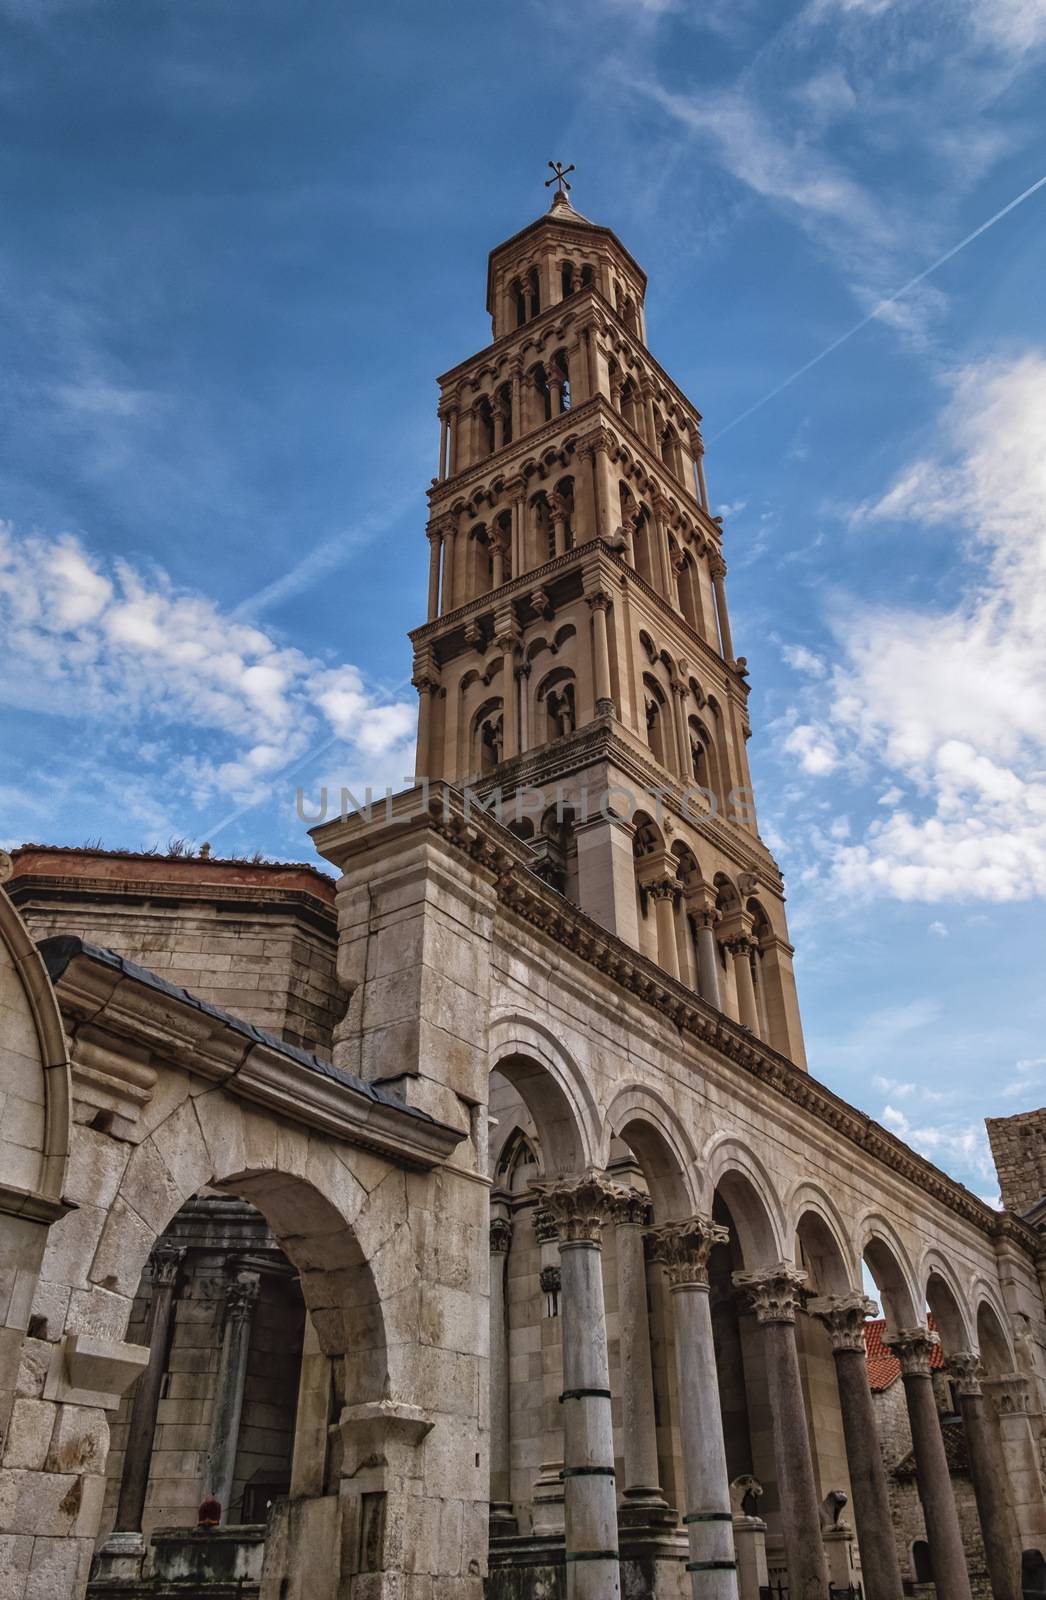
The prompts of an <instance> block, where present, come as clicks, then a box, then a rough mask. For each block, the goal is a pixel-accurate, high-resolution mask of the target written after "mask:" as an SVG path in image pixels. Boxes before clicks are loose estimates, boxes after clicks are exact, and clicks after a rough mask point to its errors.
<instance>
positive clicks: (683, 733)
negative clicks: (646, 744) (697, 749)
mask: <svg viewBox="0 0 1046 1600" xmlns="http://www.w3.org/2000/svg"><path fill="white" fill-rule="evenodd" d="M671 689H672V707H673V716H674V719H675V728H676V744H677V746H678V748H679V759H678V761H677V763H676V770H677V772H678V773H679V776H680V777H681V778H682V780H683V784H684V786H685V785H686V784H688V783H689V782H690V781H691V779H692V778H693V776H694V774H693V769H692V766H691V759H690V729H689V727H688V726H687V720H686V697H687V695H688V694H689V692H690V691H689V690H688V688H687V686H686V684H685V683H680V681H679V679H678V678H675V679H673V682H672V685H671Z"/></svg>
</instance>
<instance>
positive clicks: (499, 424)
mask: <svg viewBox="0 0 1046 1600" xmlns="http://www.w3.org/2000/svg"><path fill="white" fill-rule="evenodd" d="M491 414H492V416H493V418H494V449H495V450H504V448H505V434H506V431H507V430H506V428H505V423H506V422H507V421H508V412H507V411H506V410H505V407H504V406H503V405H500V404H499V405H496V406H493V407H492V408H491Z"/></svg>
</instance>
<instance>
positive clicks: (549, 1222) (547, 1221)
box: [534, 1205, 559, 1244]
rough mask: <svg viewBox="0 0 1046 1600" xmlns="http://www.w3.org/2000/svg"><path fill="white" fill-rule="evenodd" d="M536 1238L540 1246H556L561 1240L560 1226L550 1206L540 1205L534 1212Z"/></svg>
mask: <svg viewBox="0 0 1046 1600" xmlns="http://www.w3.org/2000/svg"><path fill="white" fill-rule="evenodd" d="M534 1238H535V1239H536V1240H537V1242H538V1244H555V1243H556V1242H557V1240H558V1239H559V1225H558V1223H557V1222H556V1219H555V1217H554V1216H553V1214H552V1212H551V1211H550V1210H549V1208H548V1206H543V1205H539V1206H538V1207H537V1209H536V1210H535V1212H534Z"/></svg>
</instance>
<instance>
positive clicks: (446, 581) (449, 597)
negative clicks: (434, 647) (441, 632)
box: [440, 522, 461, 617]
mask: <svg viewBox="0 0 1046 1600" xmlns="http://www.w3.org/2000/svg"><path fill="white" fill-rule="evenodd" d="M460 539H461V534H460V532H459V530H458V527H457V524H456V522H452V524H451V525H450V526H449V527H448V528H447V531H446V533H445V534H444V536H443V592H442V596H441V599H440V616H441V617H445V616H446V614H447V612H448V611H453V609H454V589H455V586H456V584H457V571H456V568H457V551H458V544H459V542H460Z"/></svg>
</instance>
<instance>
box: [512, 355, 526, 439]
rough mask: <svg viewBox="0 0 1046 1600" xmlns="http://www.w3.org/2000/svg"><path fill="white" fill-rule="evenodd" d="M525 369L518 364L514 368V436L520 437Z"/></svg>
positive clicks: (515, 437)
mask: <svg viewBox="0 0 1046 1600" xmlns="http://www.w3.org/2000/svg"><path fill="white" fill-rule="evenodd" d="M522 384H523V369H522V367H520V366H519V365H518V364H517V365H515V366H513V368H512V437H513V439H518V438H519V436H520V434H521V433H522V432H523V396H522Z"/></svg>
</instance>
